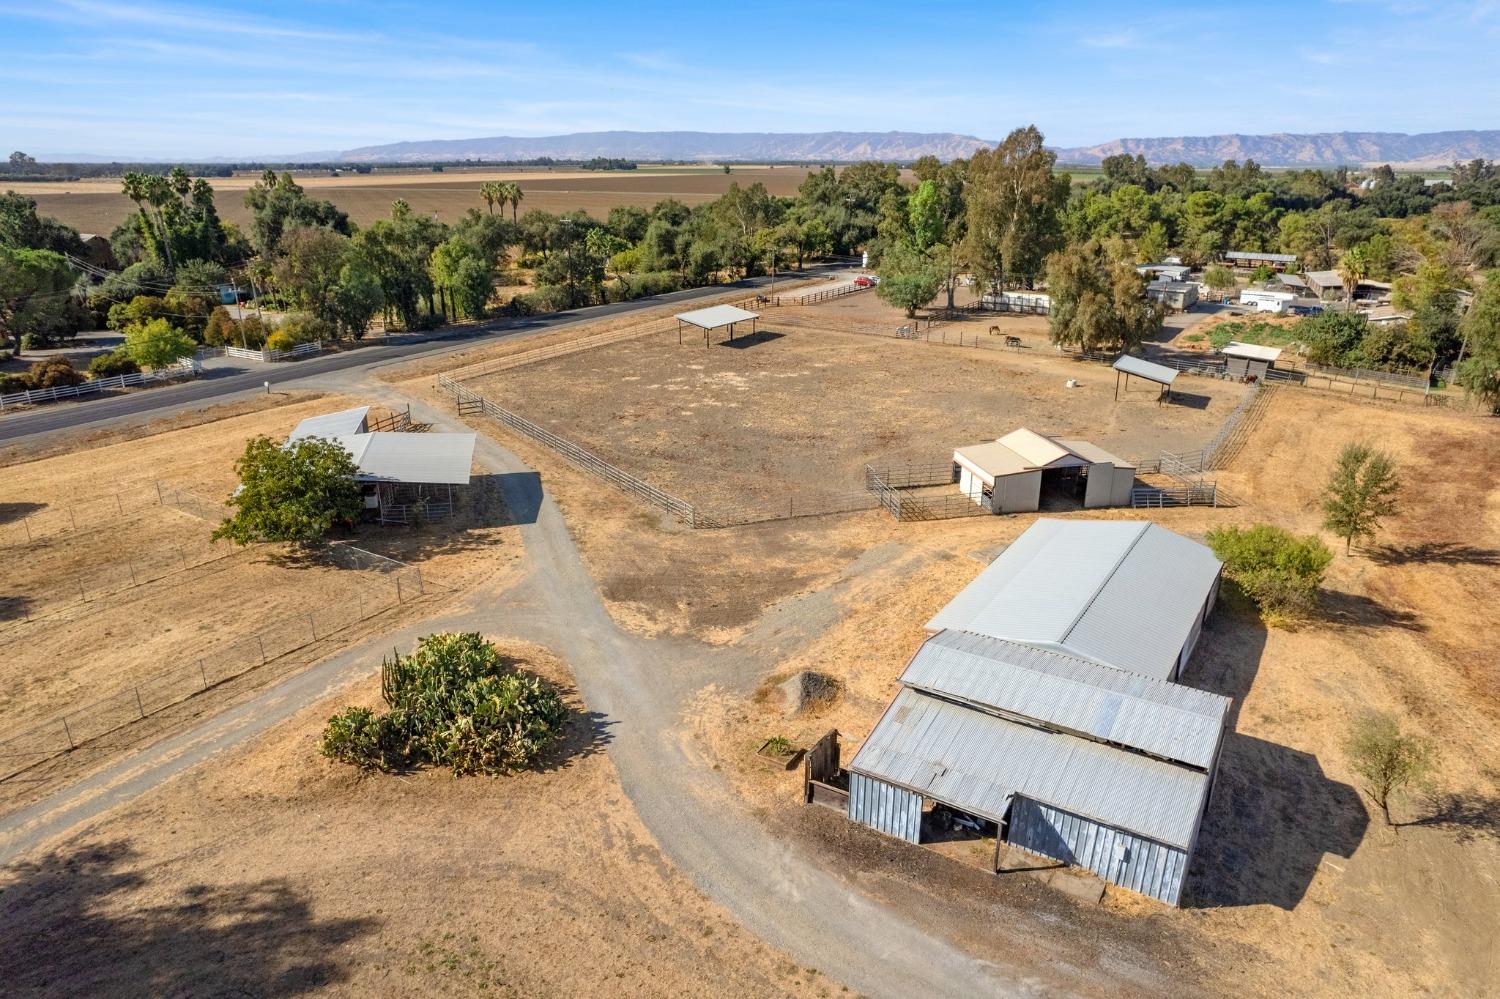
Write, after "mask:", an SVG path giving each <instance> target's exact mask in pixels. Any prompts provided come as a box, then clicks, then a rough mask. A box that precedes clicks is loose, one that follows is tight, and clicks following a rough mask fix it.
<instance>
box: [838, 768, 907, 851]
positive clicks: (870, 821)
mask: <svg viewBox="0 0 1500 999" xmlns="http://www.w3.org/2000/svg"><path fill="white" fill-rule="evenodd" d="M849 818H851V819H853V820H854V821H855V822H858V823H860V824H861V825H866V826H869V827H870V828H871V829H874V830H875V831H876V832H883V833H885V834H886V835H887V836H894V837H896V838H897V839H904V840H906V842H908V843H918V842H921V839H922V796H921V795H920V794H912V793H911V792H910V791H908V790H906V789H905V788H900V787H894V786H892V785H890V784H887V783H885V782H884V781H879V780H875V779H874V778H872V777H866V776H864V775H863V774H855V773H851V774H850V775H849Z"/></svg>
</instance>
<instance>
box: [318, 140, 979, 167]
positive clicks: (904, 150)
mask: <svg viewBox="0 0 1500 999" xmlns="http://www.w3.org/2000/svg"><path fill="white" fill-rule="evenodd" d="M986 145H993V143H988V142H985V141H984V140H983V139H976V138H975V137H974V136H972V135H956V134H954V133H952V132H803V133H793V132H578V133H575V134H573V135H543V136H534V137H531V138H519V137H515V136H508V135H495V136H490V137H488V138H483V139H437V140H432V141H428V142H395V143H391V144H390V145H386V146H365V147H364V148H362V149H349V150H346V151H345V152H344V153H342V154H341V157H340V158H341V159H344V160H348V161H350V162H355V163H403V162H422V161H430V160H446V159H453V160H466V159H484V160H530V159H538V158H540V157H543V156H550V157H551V158H553V159H557V160H587V159H593V158H594V157H596V156H602V157H605V158H608V159H627V160H638V161H651V162H656V161H662V160H689V161H695V162H706V163H719V162H724V161H731V162H743V163H754V162H786V161H796V162H801V163H829V162H850V161H853V160H914V159H916V158H917V157H919V156H927V155H932V156H937V157H940V158H942V159H957V158H959V157H964V156H969V155H970V154H972V153H973V152H974V150H976V149H979V148H981V147H983V146H986Z"/></svg>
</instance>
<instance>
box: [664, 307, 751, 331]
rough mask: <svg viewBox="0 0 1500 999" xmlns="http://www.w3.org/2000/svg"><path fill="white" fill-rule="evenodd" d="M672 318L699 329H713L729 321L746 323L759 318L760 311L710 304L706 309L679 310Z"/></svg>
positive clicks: (726, 324) (727, 323) (725, 324)
mask: <svg viewBox="0 0 1500 999" xmlns="http://www.w3.org/2000/svg"><path fill="white" fill-rule="evenodd" d="M674 318H676V319H681V320H682V321H683V322H685V323H692V324H693V325H694V326H696V327H698V328H699V329H705V330H714V329H718V328H719V327H720V326H728V325H729V324H730V323H748V322H749V321H750V320H752V319H759V318H760V313H758V312H746V311H745V310H744V309H741V308H738V307H737V306H733V305H710V306H709V307H708V308H706V309H694V310H693V311H692V312H679V313H678V314H677V315H676V316H675V317H674Z"/></svg>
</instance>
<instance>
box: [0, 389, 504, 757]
mask: <svg viewBox="0 0 1500 999" xmlns="http://www.w3.org/2000/svg"><path fill="white" fill-rule="evenodd" d="M357 404H358V400H355V399H351V398H343V397H322V398H317V399H315V400H312V401H297V400H293V401H290V402H288V404H286V405H283V406H279V407H273V408H267V409H261V410H258V411H252V412H249V413H245V414H243V415H229V416H226V417H225V418H223V419H219V420H214V421H211V422H206V423H199V424H197V425H194V426H186V427H182V428H180V429H173V430H166V431H164V432H162V433H158V434H154V435H150V436H146V437H143V438H139V439H128V437H127V439H124V440H118V441H111V442H108V443H106V442H103V441H101V442H100V443H99V446H93V447H90V446H87V445H86V444H85V445H84V446H81V447H78V448H77V449H76V450H73V451H71V452H65V453H61V454H56V455H53V456H50V457H41V458H38V459H36V460H29V461H27V460H17V461H16V462H15V463H12V464H9V465H7V466H6V468H5V474H4V476H3V478H0V552H3V554H4V555H5V557H6V563H7V570H6V578H5V583H4V589H3V591H0V596H3V597H4V598H5V600H4V601H3V602H0V611H3V614H0V653H3V655H0V663H3V665H0V725H3V726H4V727H5V729H6V730H7V733H8V735H7V738H9V737H10V736H12V735H15V733H17V732H18V731H25V730H28V729H29V728H30V727H32V726H35V725H37V724H38V723H41V722H44V721H49V720H50V719H53V718H55V717H56V716H57V715H59V714H61V713H63V712H66V711H74V710H76V709H79V708H80V707H85V706H89V705H95V704H96V702H98V701H99V700H100V699H103V698H109V697H111V695H116V694H117V693H118V692H121V691H129V690H130V689H131V688H134V687H136V686H139V688H140V691H141V702H140V703H136V702H134V699H133V697H128V696H126V697H123V698H120V697H117V698H113V699H112V700H111V701H110V703H109V705H107V706H97V707H89V708H88V709H87V710H85V711H84V712H82V713H80V714H78V715H75V716H74V717H73V719H72V722H71V727H72V731H73V734H74V735H75V736H83V737H90V736H92V735H95V734H97V733H98V732H102V731H104V730H105V729H107V728H109V727H111V726H113V725H115V724H118V723H120V722H121V721H124V720H128V718H129V717H130V716H131V714H133V713H134V709H137V708H144V709H145V710H147V711H150V710H153V709H155V708H158V707H160V706H161V705H163V704H167V703H171V702H172V701H174V700H177V699H178V698H179V697H181V696H183V694H184V691H185V690H187V689H188V688H190V687H192V686H193V684H192V683H189V682H187V681H194V680H197V679H200V678H201V680H202V681H203V682H204V683H208V682H215V681H218V680H221V679H223V678H224V677H227V676H233V675H236V674H237V673H239V672H241V671H243V670H245V669H246V668H248V667H249V666H252V665H254V664H256V662H257V661H258V660H259V659H260V658H261V655H262V650H264V651H265V654H266V655H267V656H269V657H273V658H274V657H275V656H277V655H278V654H280V653H283V652H285V651H287V650H292V649H299V648H301V647H302V646H305V645H310V644H311V643H313V642H325V643H326V642H327V641H328V640H329V639H330V638H331V637H333V636H335V635H337V636H340V638H341V640H342V641H348V640H351V639H352V638H353V637H357V636H359V635H362V634H367V633H371V631H372V629H375V630H379V629H384V628H385V627H388V626H389V623H390V622H389V621H388V620H386V615H397V616H398V617H399V616H400V615H402V614H404V613H411V612H413V611H412V606H411V602H412V601H413V600H414V599H415V598H417V597H419V596H421V595H422V594H421V593H420V592H418V591H415V590H414V588H413V585H412V584H413V582H414V580H413V577H412V575H411V574H410V573H403V574H401V576H400V578H401V579H402V585H403V587H404V589H403V590H401V591H398V589H397V577H396V576H393V575H391V574H388V573H387V572H383V571H379V570H376V569H357V568H353V567H346V566H339V565H335V564H333V563H331V562H329V561H327V560H325V559H318V558H314V559H308V558H299V557H293V556H292V555H291V553H289V552H288V551H286V550H284V548H283V547H282V546H252V547H250V548H245V549H235V548H234V547H233V546H231V545H229V544H228V543H227V542H221V543H218V544H211V543H210V541H209V534H210V533H211V531H212V529H213V527H215V526H217V518H218V517H220V516H222V514H223V508H222V507H219V506H218V505H217V501H221V500H222V499H223V498H224V497H226V496H227V495H228V494H229V492H230V490H231V489H232V488H233V486H234V484H235V481H236V480H235V474H234V469H233V462H234V459H235V458H236V457H238V456H239V454H240V453H241V451H242V450H243V448H244V444H245V442H246V441H247V440H248V439H249V438H250V437H252V436H255V435H257V434H268V435H271V436H273V437H279V436H284V435H285V434H286V433H287V432H288V431H289V430H290V429H291V428H292V426H293V425H295V423H296V422H297V421H298V420H299V419H302V418H303V417H306V416H309V415H312V414H314V413H321V412H328V411H331V410H335V409H340V408H345V407H348V406H351V405H357ZM231 412H234V410H231ZM106 440H108V438H106ZM11 457H12V458H15V459H24V457H25V456H24V455H16V454H13V455H11ZM158 482H161V483H162V488H163V490H164V492H165V495H167V496H168V497H169V498H170V497H171V496H172V494H173V491H174V490H178V489H181V490H188V491H190V492H191V493H193V494H195V495H196V496H197V497H200V498H202V499H203V502H202V503H194V504H193V505H192V509H193V512H191V513H188V512H183V511H182V510H181V509H177V508H173V507H171V506H162V505H159V504H158V495H159V494H158V490H157V483H158ZM473 500H474V501H473V502H471V503H470V505H469V507H468V514H467V516H468V517H469V519H466V520H465V521H464V522H463V523H461V524H460V525H458V527H459V529H458V531H457V532H455V531H454V530H453V526H454V525H451V524H448V525H442V526H441V528H439V527H436V526H434V527H430V528H427V529H424V531H415V532H413V531H408V530H405V529H383V528H379V527H376V526H367V527H366V528H364V529H363V530H362V531H361V533H360V535H359V536H357V537H354V538H352V539H350V540H352V541H353V542H354V543H356V544H358V545H360V546H362V547H365V548H367V549H370V550H373V551H376V552H378V553H380V554H385V555H389V556H392V557H395V558H399V559H402V560H403V561H409V562H413V563H415V564H417V565H418V567H419V568H420V570H421V572H422V574H423V577H424V579H425V580H426V582H427V583H428V584H430V585H428V586H427V587H424V589H425V590H427V591H429V592H428V594H427V600H426V602H427V603H430V602H432V601H434V600H439V599H443V596H444V595H445V594H450V593H453V592H456V591H458V590H461V589H462V588H464V587H465V586H467V585H468V584H469V583H471V582H472V581H474V580H475V579H477V578H479V577H480V576H483V575H488V574H490V573H495V572H504V571H514V570H515V568H516V566H517V565H518V564H519V558H520V551H519V546H517V545H515V544H514V543H513V542H514V540H515V539H514V528H510V527H506V526H503V523H500V522H498V521H491V522H479V521H478V520H475V519H474V518H475V517H478V516H479V515H480V514H481V513H483V514H486V515H490V516H493V515H494V513H495V511H494V510H491V509H489V508H488V507H485V506H484V504H483V503H482V502H481V501H480V494H478V493H476V494H474V496H473ZM75 525H76V529H75ZM439 530H441V531H443V532H444V533H443V536H442V538H441V540H440V541H439V540H437V537H436V534H437V532H438V531H439ZM324 654H326V652H325V653H324ZM194 665H197V666H198V672H197V673H196V674H195V673H194V670H193V667H194ZM116 701H118V702H119V703H115V702H116ZM117 709H119V710H117ZM127 709H130V710H127ZM44 735H45V736H46V738H42V736H38V737H37V738H38V739H39V740H41V742H47V741H48V740H49V739H50V740H51V741H56V739H55V738H53V735H54V734H53V733H51V730H50V729H49V730H48V732H47V733H44ZM33 741H36V740H33ZM12 748H26V749H28V751H29V748H30V743H28V744H27V746H25V747H22V746H19V745H18V746H15V747H12Z"/></svg>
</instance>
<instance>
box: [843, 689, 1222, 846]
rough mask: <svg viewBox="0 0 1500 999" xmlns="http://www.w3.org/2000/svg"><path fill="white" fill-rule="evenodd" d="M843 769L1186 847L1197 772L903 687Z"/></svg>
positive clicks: (1193, 824) (1200, 781)
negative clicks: (1022, 799) (1032, 805)
mask: <svg viewBox="0 0 1500 999" xmlns="http://www.w3.org/2000/svg"><path fill="white" fill-rule="evenodd" d="M849 769H850V770H851V771H852V772H857V773H861V774H864V775H866V776H868V777H874V778H875V779H877V780H883V781H887V782H889V783H892V784H896V785H899V786H901V787H905V788H908V789H909V790H912V791H916V792H918V793H920V794H924V795H927V796H928V797H932V798H936V799H938V800H940V801H943V802H946V803H948V804H950V805H953V806H954V807H956V808H960V809H963V810H964V811H967V812H972V813H974V814H976V815H983V816H985V817H987V818H990V819H994V820H997V821H998V820H1000V819H1001V818H1003V817H1004V815H1005V810H1006V808H1007V806H1008V805H1009V804H1010V799H1011V797H1012V796H1013V795H1016V794H1021V795H1025V796H1026V797H1028V798H1031V799H1033V800H1034V801H1040V802H1044V803H1047V804H1051V805H1055V806H1057V807H1058V808H1062V809H1066V810H1067V811H1070V812H1073V813H1075V814H1077V815H1081V816H1084V817H1086V818H1089V819H1093V820H1095V821H1096V822H1103V823H1107V824H1109V825H1113V826H1117V827H1119V828H1121V829H1126V830H1130V831H1132V832H1135V833H1138V834H1139V835H1142V836H1146V837H1149V838H1151V839H1154V840H1156V841H1158V842H1161V843H1166V844H1169V845H1171V846H1177V847H1181V848H1182V849H1188V848H1189V847H1190V846H1191V845H1192V841H1193V832H1194V830H1195V829H1196V828H1197V825H1198V816H1199V813H1200V812H1201V810H1202V807H1203V798H1204V795H1205V794H1206V793H1207V791H1208V785H1209V778H1208V775H1207V774H1205V773H1201V772H1199V771H1196V770H1190V769H1188V768H1186V767H1181V766H1177V765H1175V764H1171V763H1164V762H1162V761H1160V760H1153V759H1150V758H1148V757H1145V756H1140V755H1138V754H1136V753H1131V752H1128V751H1126V750H1123V749H1115V748H1113V747H1110V746H1103V745H1100V744H1098V743H1095V742H1089V741H1087V740H1084V739H1079V738H1077V737H1076V736H1072V735H1062V734H1059V733H1056V732H1046V731H1043V730H1041V729H1038V728H1032V727H1030V726H1027V725H1022V724H1019V723H1016V722H1010V721H1006V720H1004V719H1002V718H996V717H995V716H994V715H989V714H985V713H984V712H981V711H976V710H974V709H973V708H966V707H962V706H960V705H957V704H952V703H949V702H947V701H943V700H940V699H938V698H936V697H931V696H929V695H927V694H923V693H921V692H919V691H915V690H910V689H903V690H901V692H900V693H898V694H897V695H896V699H895V700H894V701H892V702H891V706H890V707H889V708H888V709H886V713H885V715H884V716H883V717H882V718H881V719H880V723H879V724H878V725H876V726H875V730H874V731H873V732H871V733H870V737H869V738H868V739H866V740H865V744H864V745H863V746H861V747H860V750H859V752H858V753H857V754H855V757H854V759H853V761H852V762H851V763H850V764H849Z"/></svg>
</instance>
